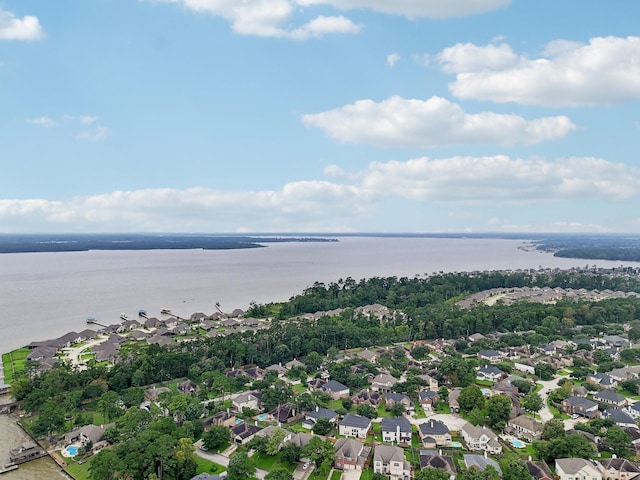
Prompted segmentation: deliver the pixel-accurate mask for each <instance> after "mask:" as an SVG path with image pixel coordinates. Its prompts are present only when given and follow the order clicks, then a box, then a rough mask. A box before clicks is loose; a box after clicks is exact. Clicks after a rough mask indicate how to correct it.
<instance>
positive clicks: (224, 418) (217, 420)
mask: <svg viewBox="0 0 640 480" xmlns="http://www.w3.org/2000/svg"><path fill="white" fill-rule="evenodd" d="M235 424H236V416H235V415H234V414H233V413H230V412H227V411H226V410H225V411H222V412H218V413H216V414H214V415H212V416H211V417H209V418H207V419H206V420H205V421H204V423H203V426H204V429H205V430H209V428H211V427H212V426H213V425H221V426H223V427H232V426H234V425H235Z"/></svg>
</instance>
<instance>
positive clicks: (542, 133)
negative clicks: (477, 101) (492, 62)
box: [302, 96, 576, 148]
mask: <svg viewBox="0 0 640 480" xmlns="http://www.w3.org/2000/svg"><path fill="white" fill-rule="evenodd" d="M302 121H303V123H304V124H305V125H307V126H313V127H318V128H321V129H322V130H324V131H325V132H326V133H327V135H329V136H330V137H332V138H334V139H336V140H339V141H342V142H352V143H364V144H373V145H378V146H385V147H386V146H418V147H425V148H429V147H440V146H445V145H466V144H476V145H477V144H492V145H495V144H497V145H505V146H509V145H515V144H534V143H539V142H543V141H547V140H555V139H558V138H562V137H564V136H566V135H567V134H568V133H569V132H571V131H572V130H574V129H575V128H576V126H575V125H574V124H573V123H572V122H571V120H570V119H569V118H567V117H564V116H556V117H543V118H538V119H535V120H526V119H525V118H523V117H520V116H517V115H508V114H498V113H492V112H482V113H477V114H469V113H465V112H464V111H463V110H462V108H461V107H460V105H458V104H456V103H452V102H449V101H448V100H446V99H444V98H441V97H431V98H430V99H428V100H417V99H404V98H401V97H398V96H393V97H390V98H388V99H386V100H383V101H382V102H375V101H373V100H359V101H357V102H355V103H353V104H351V105H345V106H343V107H340V108H337V109H335V110H329V111H327V112H322V113H317V114H308V115H304V116H303V117H302Z"/></svg>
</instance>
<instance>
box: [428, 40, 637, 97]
mask: <svg viewBox="0 0 640 480" xmlns="http://www.w3.org/2000/svg"><path fill="white" fill-rule="evenodd" d="M437 58H438V60H439V62H440V64H441V66H442V69H443V70H444V71H446V72H449V73H455V74H456V79H455V81H454V82H452V83H451V84H450V85H449V90H450V91H451V93H452V94H453V95H454V96H456V97H458V98H464V99H477V100H490V101H494V102H516V103H522V104H526V105H542V106H551V107H560V106H578V105H602V104H613V103H618V102H624V101H631V100H638V99H640V37H633V36H629V37H626V38H621V37H611V36H610V37H596V38H592V39H591V40H590V41H589V43H588V44H586V45H583V44H580V43H577V42H571V41H565V40H555V41H553V42H551V43H549V44H548V45H547V46H546V47H545V49H544V51H543V53H542V56H540V57H539V58H535V59H529V58H527V57H526V56H524V55H516V54H514V53H513V51H512V50H511V48H510V47H509V46H507V45H505V44H502V45H499V46H494V45H488V46H476V45H473V44H470V43H466V44H457V45H455V46H453V47H450V48H447V49H445V50H443V51H442V52H440V54H438V56H437Z"/></svg>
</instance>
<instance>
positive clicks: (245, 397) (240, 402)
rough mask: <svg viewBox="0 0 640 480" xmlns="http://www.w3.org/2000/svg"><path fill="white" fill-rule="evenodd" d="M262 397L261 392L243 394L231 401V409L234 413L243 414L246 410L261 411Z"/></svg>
mask: <svg viewBox="0 0 640 480" xmlns="http://www.w3.org/2000/svg"><path fill="white" fill-rule="evenodd" d="M261 397H262V394H261V393H260V392H246V393H242V394H240V395H238V396H237V397H235V398H234V399H232V400H231V409H232V410H233V411H234V412H242V410H243V409H245V408H248V409H250V410H260V409H261V408H262V406H261V404H260V398H261Z"/></svg>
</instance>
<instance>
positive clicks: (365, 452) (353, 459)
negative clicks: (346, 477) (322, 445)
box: [333, 438, 371, 471]
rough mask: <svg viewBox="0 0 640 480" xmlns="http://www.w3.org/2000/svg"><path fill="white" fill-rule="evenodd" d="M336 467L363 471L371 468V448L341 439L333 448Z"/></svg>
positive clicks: (347, 439)
mask: <svg viewBox="0 0 640 480" xmlns="http://www.w3.org/2000/svg"><path fill="white" fill-rule="evenodd" d="M333 450H334V452H335V453H334V464H333V465H334V467H335V468H337V469H338V470H359V471H362V470H364V469H365V468H367V467H368V466H369V462H370V457H371V447H368V446H366V445H365V444H364V443H362V442H359V441H357V440H353V439H351V438H340V439H338V441H337V442H336V443H335V444H334V446H333Z"/></svg>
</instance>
